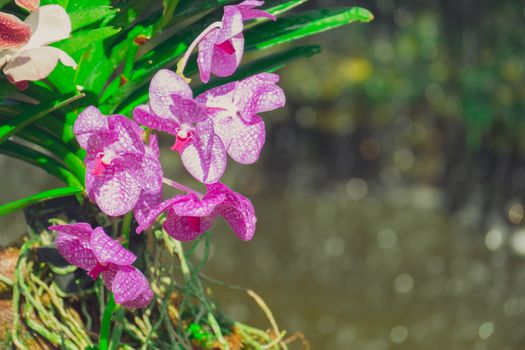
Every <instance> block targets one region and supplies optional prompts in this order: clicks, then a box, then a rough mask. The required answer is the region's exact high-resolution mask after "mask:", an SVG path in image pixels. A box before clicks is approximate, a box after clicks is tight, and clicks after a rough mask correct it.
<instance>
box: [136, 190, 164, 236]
mask: <svg viewBox="0 0 525 350" xmlns="http://www.w3.org/2000/svg"><path fill="white" fill-rule="evenodd" d="M161 202H162V192H156V193H155V192H153V193H152V192H146V191H142V192H141V193H140V197H139V199H138V201H137V204H136V205H135V208H133V216H134V217H135V220H137V223H138V224H139V227H140V228H141V229H140V232H142V230H143V229H147V228H148V227H149V226H151V225H152V224H153V222H154V221H155V220H156V219H157V216H158V215H160V213H159V214H158V215H156V216H155V217H154V218H152V219H151V221H148V218H149V215H150V214H151V213H152V212H153V211H154V210H155V209H157V208H158V206H159V205H160V203H161ZM162 211H164V210H162ZM162 211H161V212H162ZM138 230H139V229H138V228H137V231H138ZM140 232H137V233H140Z"/></svg>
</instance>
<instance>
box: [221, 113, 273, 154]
mask: <svg viewBox="0 0 525 350" xmlns="http://www.w3.org/2000/svg"><path fill="white" fill-rule="evenodd" d="M213 122H214V126H215V132H216V133H217V135H218V136H219V137H220V139H221V140H222V142H223V144H224V146H225V148H226V152H228V154H229V155H230V157H232V159H233V160H235V161H236V162H238V163H241V164H252V163H255V162H256V161H257V160H258V159H259V154H260V153H261V149H262V147H263V146H264V141H265V137H266V132H265V128H264V122H263V120H262V119H261V118H260V117H259V116H253V117H252V121H251V122H250V123H246V122H245V121H244V120H242V119H241V118H238V117H232V116H230V115H228V114H226V113H222V114H221V113H219V114H218V115H217V116H216V117H215V118H214V119H213Z"/></svg>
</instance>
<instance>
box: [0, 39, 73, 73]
mask: <svg viewBox="0 0 525 350" xmlns="http://www.w3.org/2000/svg"><path fill="white" fill-rule="evenodd" d="M59 60H60V61H61V62H62V63H63V64H64V65H66V66H69V67H76V63H75V61H74V60H73V59H72V58H71V57H70V56H69V55H68V54H67V53H65V52H64V51H62V50H60V49H57V48H55V47H50V46H45V47H37V48H32V49H29V50H23V51H22V52H21V53H20V54H18V55H17V56H15V57H14V58H13V59H12V60H11V61H10V62H9V63H8V64H7V65H6V66H5V67H4V73H5V74H6V75H7V76H8V77H9V78H10V80H11V81H13V82H20V81H35V80H41V79H44V78H45V77H47V76H48V75H49V74H51V72H52V71H53V70H54V69H55V67H56V65H57V64H58V61H59Z"/></svg>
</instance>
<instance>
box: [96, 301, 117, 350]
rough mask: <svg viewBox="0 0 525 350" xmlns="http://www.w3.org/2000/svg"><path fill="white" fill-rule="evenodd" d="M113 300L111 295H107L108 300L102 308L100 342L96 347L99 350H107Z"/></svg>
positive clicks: (113, 308)
mask: <svg viewBox="0 0 525 350" xmlns="http://www.w3.org/2000/svg"><path fill="white" fill-rule="evenodd" d="M115 305H116V304H115V298H114V297H113V293H109V300H108V303H107V304H106V307H105V308H104V316H103V317H102V325H101V326H100V340H99V344H98V347H99V349H100V350H107V349H108V345H109V339H110V336H109V333H110V331H111V315H113V310H115Z"/></svg>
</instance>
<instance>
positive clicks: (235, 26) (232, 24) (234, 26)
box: [215, 5, 244, 44]
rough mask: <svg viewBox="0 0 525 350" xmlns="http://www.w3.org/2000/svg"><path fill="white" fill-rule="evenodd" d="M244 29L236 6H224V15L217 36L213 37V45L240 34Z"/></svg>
mask: <svg viewBox="0 0 525 350" xmlns="http://www.w3.org/2000/svg"><path fill="white" fill-rule="evenodd" d="M243 29H244V25H243V23H242V15H241V12H239V10H238V9H237V6H234V5H233V6H232V5H229V6H225V7H224V15H223V16H222V26H221V28H220V29H219V32H218V35H217V36H216V37H215V44H220V43H222V42H224V41H226V40H229V39H231V38H233V37H234V36H236V35H238V34H241V33H242V30H243Z"/></svg>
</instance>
